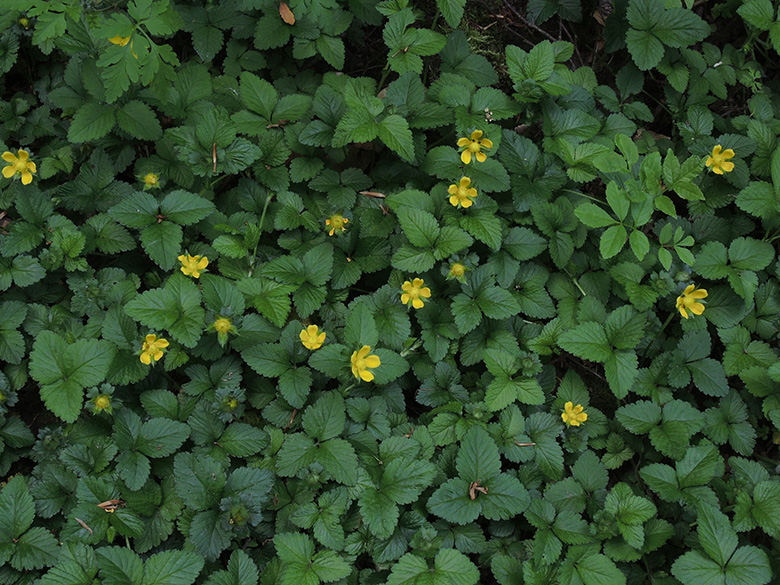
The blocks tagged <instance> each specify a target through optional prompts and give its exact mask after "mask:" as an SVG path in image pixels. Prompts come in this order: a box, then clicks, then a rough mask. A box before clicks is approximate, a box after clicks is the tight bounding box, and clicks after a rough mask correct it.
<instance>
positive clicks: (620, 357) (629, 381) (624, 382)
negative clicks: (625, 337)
mask: <svg viewBox="0 0 780 585" xmlns="http://www.w3.org/2000/svg"><path fill="white" fill-rule="evenodd" d="M638 367H639V360H638V359H637V355H636V352H634V351H633V350H615V351H614V352H613V353H612V354H611V355H610V356H609V357H608V358H607V360H606V361H605V362H604V373H605V374H606V376H607V382H608V383H609V387H610V389H611V390H612V393H613V394H614V395H615V397H616V398H618V399H619V400H620V399H623V398H625V397H626V396H627V395H628V392H629V391H630V390H631V388H632V387H633V385H634V381H635V380H636V377H637V375H638V373H639V370H638Z"/></svg>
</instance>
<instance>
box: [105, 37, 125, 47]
mask: <svg viewBox="0 0 780 585" xmlns="http://www.w3.org/2000/svg"><path fill="white" fill-rule="evenodd" d="M108 42H109V43H111V44H112V45H119V46H120V47H124V46H125V45H126V44H127V43H129V42H130V37H120V36H119V35H117V36H115V37H113V38H110V39H108Z"/></svg>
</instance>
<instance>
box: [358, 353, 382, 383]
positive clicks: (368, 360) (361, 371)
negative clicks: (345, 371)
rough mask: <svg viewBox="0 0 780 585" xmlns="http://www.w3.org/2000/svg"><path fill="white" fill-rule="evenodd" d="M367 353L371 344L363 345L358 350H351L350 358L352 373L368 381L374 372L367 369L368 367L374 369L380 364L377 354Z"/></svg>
mask: <svg viewBox="0 0 780 585" xmlns="http://www.w3.org/2000/svg"><path fill="white" fill-rule="evenodd" d="M369 353H371V346H370V345H364V346H363V347H361V348H360V349H359V350H357V351H355V352H352V358H351V360H352V375H353V376H355V377H356V378H360V379H361V380H363V381H365V382H370V381H371V380H373V379H374V374H372V373H371V372H369V371H368V370H369V368H370V369H374V368H378V367H379V366H380V365H382V362H380V361H379V356H378V355H368V354H369Z"/></svg>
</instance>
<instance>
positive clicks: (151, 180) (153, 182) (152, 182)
mask: <svg viewBox="0 0 780 585" xmlns="http://www.w3.org/2000/svg"><path fill="white" fill-rule="evenodd" d="M159 180H160V177H159V176H157V174H155V173H146V175H144V191H146V190H147V189H152V188H154V187H156V186H157V183H158V181H159Z"/></svg>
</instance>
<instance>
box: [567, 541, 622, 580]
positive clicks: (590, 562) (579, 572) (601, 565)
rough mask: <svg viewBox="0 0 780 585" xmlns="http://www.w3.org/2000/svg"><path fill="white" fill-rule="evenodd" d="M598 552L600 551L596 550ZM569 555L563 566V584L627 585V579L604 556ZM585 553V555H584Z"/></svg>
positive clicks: (583, 551)
mask: <svg viewBox="0 0 780 585" xmlns="http://www.w3.org/2000/svg"><path fill="white" fill-rule="evenodd" d="M596 550H598V549H596ZM579 551H581V552H580V554H572V552H569V554H568V555H567V557H566V560H565V561H564V562H563V564H562V565H561V569H560V573H561V577H562V578H561V581H560V582H561V583H562V584H565V585H577V584H582V585H625V584H626V577H625V575H624V574H623V573H622V572H621V571H620V569H618V568H617V566H616V565H615V563H613V562H612V561H611V560H610V559H609V558H607V557H606V556H604V555H602V554H592V553H591V554H587V553H585V551H586V549H579ZM583 553H584V554H583Z"/></svg>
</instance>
